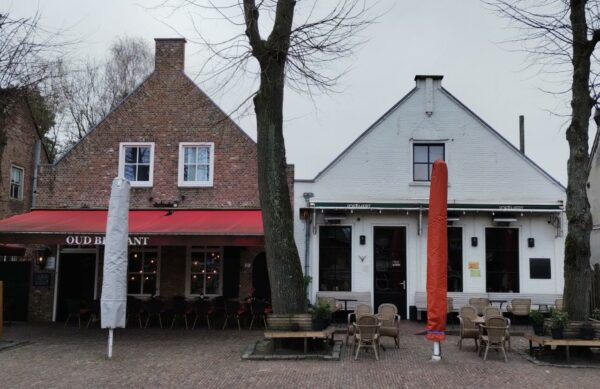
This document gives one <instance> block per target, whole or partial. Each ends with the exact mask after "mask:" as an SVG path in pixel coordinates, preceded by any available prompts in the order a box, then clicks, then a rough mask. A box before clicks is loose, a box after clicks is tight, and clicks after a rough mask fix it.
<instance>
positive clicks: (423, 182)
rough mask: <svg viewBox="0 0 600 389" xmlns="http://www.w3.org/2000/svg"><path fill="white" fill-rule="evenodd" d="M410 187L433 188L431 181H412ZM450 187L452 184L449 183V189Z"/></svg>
mask: <svg viewBox="0 0 600 389" xmlns="http://www.w3.org/2000/svg"><path fill="white" fill-rule="evenodd" d="M408 186H431V181H411V182H409V183H408ZM450 186H451V185H450V183H448V188H450Z"/></svg>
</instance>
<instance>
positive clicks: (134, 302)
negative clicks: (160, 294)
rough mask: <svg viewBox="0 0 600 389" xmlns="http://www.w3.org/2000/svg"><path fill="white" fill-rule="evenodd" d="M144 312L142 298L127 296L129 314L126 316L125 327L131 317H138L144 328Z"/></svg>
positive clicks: (140, 324)
mask: <svg viewBox="0 0 600 389" xmlns="http://www.w3.org/2000/svg"><path fill="white" fill-rule="evenodd" d="M143 314H144V305H143V304H142V300H140V299H137V298H135V297H128V298H127V316H126V317H125V327H127V323H128V322H129V319H131V318H133V319H137V321H138V324H139V326H140V328H142V315H143Z"/></svg>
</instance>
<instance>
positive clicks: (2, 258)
mask: <svg viewBox="0 0 600 389" xmlns="http://www.w3.org/2000/svg"><path fill="white" fill-rule="evenodd" d="M0 94H1V97H0V98H1V99H4V100H5V101H8V102H9V103H8V105H7V109H6V114H5V119H4V123H3V128H4V129H5V138H4V139H3V140H2V141H0V143H2V144H3V146H2V147H1V149H2V152H1V156H2V157H1V161H0V218H2V219H3V218H6V217H9V216H12V215H17V214H21V213H24V212H27V211H29V210H30V209H31V207H32V203H33V202H34V201H35V200H34V198H33V192H34V188H33V186H34V185H35V183H34V176H35V170H36V166H37V165H38V163H37V162H36V161H39V162H41V163H45V164H47V163H48V154H47V152H46V149H45V147H44V146H43V144H42V141H41V136H40V133H39V130H38V127H37V125H36V122H35V119H34V116H33V114H32V110H31V106H30V104H29V100H28V97H27V93H25V92H20V91H16V90H3V91H1V92H0ZM34 251H35V247H32V246H30V248H29V249H28V250H27V249H26V248H25V247H24V246H20V245H12V244H0V280H1V281H3V282H4V311H5V318H6V320H24V319H25V318H26V317H27V305H28V299H29V285H30V279H31V271H32V266H31V259H32V257H33V256H34Z"/></svg>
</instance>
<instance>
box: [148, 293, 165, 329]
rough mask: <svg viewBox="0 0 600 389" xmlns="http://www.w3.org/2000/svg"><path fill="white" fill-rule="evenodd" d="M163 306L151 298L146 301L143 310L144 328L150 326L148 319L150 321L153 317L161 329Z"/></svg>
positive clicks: (160, 302)
mask: <svg viewBox="0 0 600 389" xmlns="http://www.w3.org/2000/svg"><path fill="white" fill-rule="evenodd" d="M163 306H164V304H163V302H162V301H161V300H160V299H158V298H151V299H149V300H148V301H145V304H144V310H145V311H146V325H145V326H144V328H148V324H150V319H152V318H153V317H155V318H158V324H159V325H160V328H163V324H162V315H163V312H164V311H163Z"/></svg>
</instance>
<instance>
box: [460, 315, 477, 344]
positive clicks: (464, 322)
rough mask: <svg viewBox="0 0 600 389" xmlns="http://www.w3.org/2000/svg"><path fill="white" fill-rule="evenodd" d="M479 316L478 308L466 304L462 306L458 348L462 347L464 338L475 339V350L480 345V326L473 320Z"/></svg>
mask: <svg viewBox="0 0 600 389" xmlns="http://www.w3.org/2000/svg"><path fill="white" fill-rule="evenodd" d="M476 318H477V308H475V307H473V306H470V305H466V306H464V307H461V308H460V311H459V314H458V321H459V324H460V330H459V331H460V332H459V338H458V348H459V349H462V341H463V339H473V340H474V341H475V350H477V349H478V347H479V343H478V340H479V328H478V327H477V324H475V323H474V322H473V320H475V319H476Z"/></svg>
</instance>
